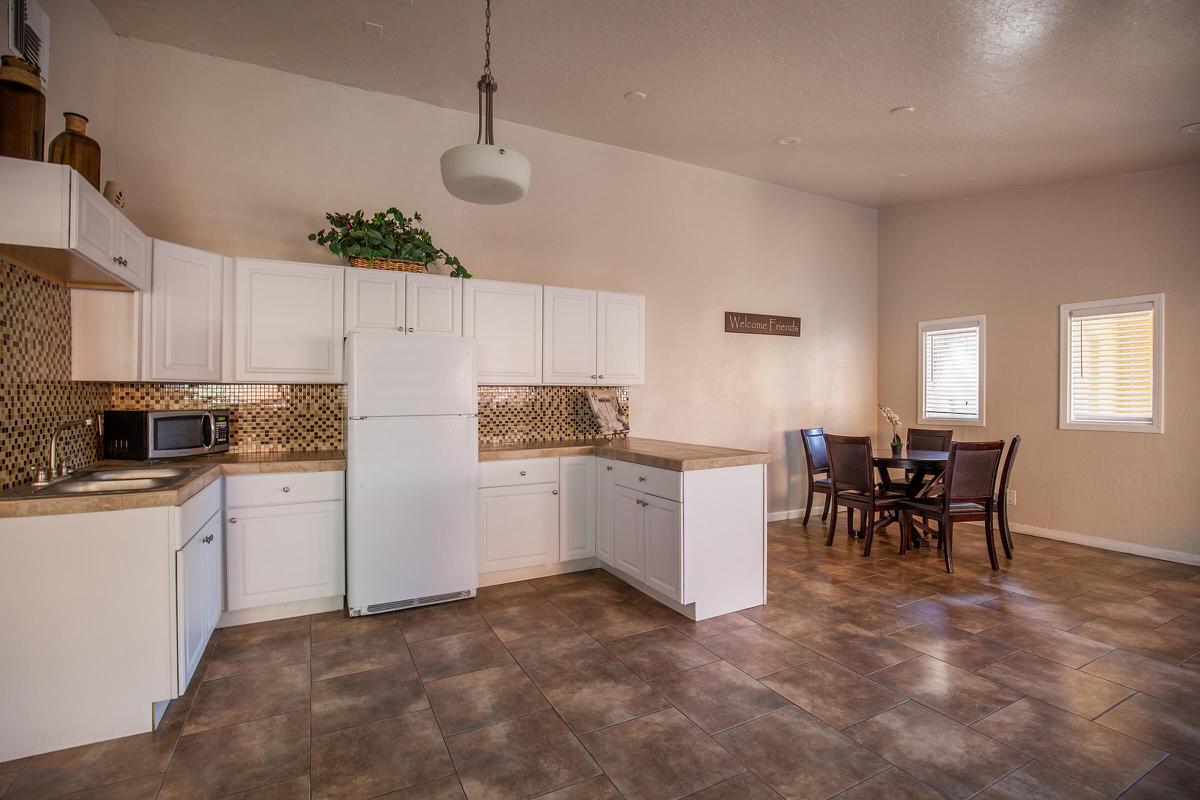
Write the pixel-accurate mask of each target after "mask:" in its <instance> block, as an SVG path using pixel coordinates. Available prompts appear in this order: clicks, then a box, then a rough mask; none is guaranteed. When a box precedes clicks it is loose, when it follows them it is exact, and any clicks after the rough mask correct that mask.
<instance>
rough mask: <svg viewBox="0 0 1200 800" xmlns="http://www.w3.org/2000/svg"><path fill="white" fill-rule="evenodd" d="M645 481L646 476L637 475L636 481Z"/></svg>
mask: <svg viewBox="0 0 1200 800" xmlns="http://www.w3.org/2000/svg"><path fill="white" fill-rule="evenodd" d="M645 482H646V476H645V475H638V483H645Z"/></svg>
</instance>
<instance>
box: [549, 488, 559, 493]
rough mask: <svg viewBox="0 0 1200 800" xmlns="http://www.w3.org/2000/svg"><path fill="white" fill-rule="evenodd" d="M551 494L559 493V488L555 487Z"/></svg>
mask: <svg viewBox="0 0 1200 800" xmlns="http://www.w3.org/2000/svg"><path fill="white" fill-rule="evenodd" d="M550 494H558V489H555V490H554V491H553V492H551V493H550Z"/></svg>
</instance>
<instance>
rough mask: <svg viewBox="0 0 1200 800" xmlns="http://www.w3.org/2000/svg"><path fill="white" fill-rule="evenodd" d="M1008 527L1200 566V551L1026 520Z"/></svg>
mask: <svg viewBox="0 0 1200 800" xmlns="http://www.w3.org/2000/svg"><path fill="white" fill-rule="evenodd" d="M1008 527H1009V528H1011V529H1012V531H1013V532H1014V533H1024V534H1027V535H1029V536H1037V537H1038V538H1040V539H1054V540H1055V541H1059V542H1070V543H1071V544H1082V545H1086V546H1087V547H1095V548H1097V549H1099V550H1112V551H1113V552H1116V553H1129V554H1130V555H1135V556H1145V557H1146V558H1157V559H1159V560H1160V561H1174V562H1176V563H1179V564H1191V565H1194V566H1200V553H1181V552H1180V551H1178V550H1166V549H1164V548H1162V547H1150V546H1149V545H1144V544H1137V543H1135V542H1122V541H1121V540H1119V539H1106V538H1105V537H1103V536H1092V535H1090V534H1086V533H1075V532H1074V531H1059V530H1055V529H1054V528H1042V527H1040V526H1038V525H1030V524H1028V523H1026V522H1010V523H1009V524H1008Z"/></svg>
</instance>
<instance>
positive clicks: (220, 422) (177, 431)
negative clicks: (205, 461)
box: [104, 411, 229, 461]
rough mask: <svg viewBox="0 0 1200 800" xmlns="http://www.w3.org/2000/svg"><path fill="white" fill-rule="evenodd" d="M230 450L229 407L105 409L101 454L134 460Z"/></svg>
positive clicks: (199, 454) (107, 456) (106, 456)
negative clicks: (221, 409)
mask: <svg viewBox="0 0 1200 800" xmlns="http://www.w3.org/2000/svg"><path fill="white" fill-rule="evenodd" d="M227 450H229V412H228V411H105V412H104V457H105V458H116V459H125V460H133V461H152V460H154V459H158V458H180V457H183V456H203V455H207V454H209V453H224V452H226V451H227Z"/></svg>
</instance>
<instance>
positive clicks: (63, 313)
mask: <svg viewBox="0 0 1200 800" xmlns="http://www.w3.org/2000/svg"><path fill="white" fill-rule="evenodd" d="M70 302H71V300H70V293H69V291H68V290H67V289H66V288H65V287H64V286H61V285H59V284H57V283H53V282H51V281H47V280H45V279H43V278H41V277H40V276H38V275H35V274H34V273H31V272H28V271H27V270H25V269H23V268H21V267H19V266H16V265H14V264H10V263H7V262H5V261H3V260H0V490H5V489H11V488H13V487H15V486H21V485H24V484H26V483H29V482H30V480H32V474H31V473H32V470H35V469H38V468H43V467H45V466H47V461H48V455H49V454H48V450H49V443H50V437H51V435H52V434H53V432H54V429H55V428H56V427H57V426H58V425H59V424H61V423H63V422H66V421H69V420H75V419H80V418H84V417H90V418H92V419H95V418H96V416H97V415H98V414H99V413H100V412H102V411H104V410H105V409H107V408H113V409H151V410H177V409H188V408H228V409H229V411H230V426H229V436H230V449H231V450H233V451H237V452H249V451H280V450H341V449H343V448H344V447H345V435H344V427H345V423H344V417H345V413H346V387H344V386H337V385H328V384H309V385H299V384H278V385H277V384H163V383H88V382H82V381H80V382H76V381H72V380H71V379H70V377H71V323H70V320H71V314H70ZM586 391H587V390H586V388H584V387H580V386H481V387H479V439H480V441H481V442H486V443H495V442H511V441H522V440H528V439H589V438H592V437H594V436H596V435H597V434H598V430H597V428H596V422H595V419H594V418H593V417H592V412H591V408H590V406H589V405H588V400H587V393H586ZM608 391H611V392H614V393H615V395H616V397H617V401H618V404H619V405H620V407H621V410H622V412H623V413H625V414H626V415H628V413H629V390H628V389H626V388H623V387H621V388H613V389H609V390H608ZM99 441H100V440H99V436H98V435H97V430H96V428H95V427H93V428H90V429H73V430H70V431H69V432H67V433H66V434H65V435H64V436H63V439H62V443H63V448H62V453H63V458H64V461H65V463H67V464H70V465H71V466H73V467H75V468H76V469H78V468H82V467H86V466H88V465H89V464H91V463H93V462H94V461H95V460H96V459H97V458H99V455H100V452H99V451H100V447H99Z"/></svg>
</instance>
